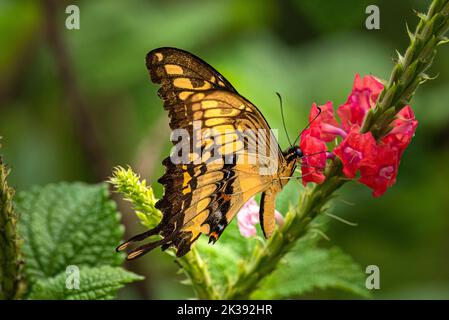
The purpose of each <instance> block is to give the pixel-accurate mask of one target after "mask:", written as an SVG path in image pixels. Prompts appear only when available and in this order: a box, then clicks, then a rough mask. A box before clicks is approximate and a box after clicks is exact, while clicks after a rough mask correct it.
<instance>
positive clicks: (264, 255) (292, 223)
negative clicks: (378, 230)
mask: <svg viewBox="0 0 449 320" xmlns="http://www.w3.org/2000/svg"><path fill="white" fill-rule="evenodd" d="M448 16H449V0H434V1H433V2H432V3H431V5H430V8H429V11H428V13H427V15H420V19H421V20H420V22H419V24H418V26H417V28H416V32H415V34H413V35H410V38H411V41H410V45H409V47H408V49H407V50H406V53H405V56H404V57H403V58H402V57H400V58H399V61H398V62H397V63H396V65H395V66H394V68H393V71H392V73H391V76H390V80H389V82H388V84H387V85H386V86H385V88H384V90H383V91H382V93H381V95H380V97H379V101H378V105H377V107H376V108H374V109H371V110H370V112H369V113H368V115H367V118H366V120H365V123H364V126H363V132H368V131H371V132H372V133H373V135H374V136H375V137H377V138H379V137H382V136H383V135H384V134H386V133H387V132H388V130H389V125H390V123H391V121H393V119H394V117H395V115H396V113H397V112H398V111H399V110H401V108H402V107H404V106H405V105H406V104H408V103H409V102H410V100H411V99H412V97H413V94H414V92H415V91H416V89H417V87H418V86H419V85H420V84H421V83H423V82H424V81H425V80H427V79H429V77H428V76H426V75H425V74H424V71H425V70H427V69H428V68H429V67H430V65H431V64H432V61H433V58H434V57H435V54H436V47H437V45H438V44H441V43H443V42H444V40H445V38H444V34H445V33H446V31H447V30H448V28H449V19H448ZM326 176H327V177H326V181H325V182H324V183H323V184H321V185H316V186H315V187H314V188H313V189H312V191H311V192H310V193H308V194H306V195H304V196H303V197H302V199H301V201H300V204H299V206H298V207H297V208H296V210H295V212H289V214H288V215H287V217H286V221H285V223H284V225H283V227H282V228H281V229H280V230H278V231H276V232H275V233H274V234H273V236H272V237H271V238H270V239H269V240H268V242H267V243H266V245H265V246H264V247H263V248H257V249H256V252H255V253H254V255H253V256H252V257H251V259H250V260H249V261H246V263H245V264H244V267H243V268H242V269H241V270H240V271H239V273H238V275H237V278H236V280H235V281H234V282H233V283H231V284H230V285H229V286H228V288H227V291H226V298H227V299H247V298H249V297H250V296H251V293H252V292H253V291H254V290H255V289H257V287H258V285H259V282H260V281H261V280H262V279H263V278H264V277H266V276H267V275H268V274H270V273H271V272H272V271H274V270H275V268H276V266H277V264H278V263H279V261H280V260H281V259H282V258H283V257H284V256H285V254H286V253H287V252H288V251H289V250H290V249H291V248H292V247H293V246H294V244H295V243H296V241H297V240H298V239H300V238H301V237H303V236H304V235H305V234H306V233H307V231H308V227H309V225H310V222H311V221H313V219H314V218H315V217H316V216H318V215H319V214H320V213H321V212H323V211H324V210H325V206H326V204H327V203H328V202H329V200H330V199H332V197H333V196H334V192H335V191H336V190H338V189H339V188H340V187H341V186H342V185H344V184H345V183H346V182H347V181H348V180H347V179H346V178H345V177H344V175H343V173H342V165H341V162H340V161H339V160H338V159H336V160H335V161H334V163H333V166H332V167H331V168H330V169H329V170H328V172H327V173H326Z"/></svg>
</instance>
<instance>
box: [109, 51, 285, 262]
mask: <svg viewBox="0 0 449 320" xmlns="http://www.w3.org/2000/svg"><path fill="white" fill-rule="evenodd" d="M146 65H147V68H148V70H149V73H150V77H151V80H152V81H153V82H154V83H157V84H159V85H160V89H159V91H158V95H159V96H160V97H161V99H162V100H163V101H164V108H165V109H166V110H167V111H168V113H169V118H170V128H171V129H172V130H173V131H176V130H181V131H182V132H185V134H186V135H187V138H188V139H178V140H176V137H174V136H173V135H172V139H175V140H173V143H174V144H175V146H176V148H175V150H174V152H175V153H180V154H181V153H182V152H181V151H183V150H189V151H188V152H184V153H183V154H182V155H181V157H182V159H183V161H174V160H173V153H172V155H171V156H169V157H167V158H166V159H165V160H164V161H163V164H164V166H165V168H166V170H165V174H164V175H163V176H162V177H161V178H160V179H159V180H158V182H160V183H161V184H162V185H163V186H164V189H165V192H164V196H163V197H162V199H160V200H159V201H158V202H157V203H156V207H157V208H158V209H159V210H161V212H162V213H163V218H162V220H161V222H160V223H159V225H158V226H156V227H155V228H154V229H152V230H148V231H146V232H144V233H142V234H139V235H137V236H135V237H133V238H131V239H129V240H128V241H127V242H125V243H123V244H122V245H121V246H119V247H118V248H117V249H118V250H123V249H125V248H127V247H128V246H129V245H130V244H132V243H133V242H137V241H142V240H144V239H145V238H147V237H149V236H152V235H160V236H161V239H160V240H159V241H154V242H150V243H147V244H144V245H141V246H139V247H137V248H135V249H134V250H132V251H130V253H129V254H128V259H134V258H137V257H139V256H141V255H143V254H145V253H146V252H148V251H150V250H152V249H154V248H155V247H158V246H161V247H162V249H163V250H165V249H167V248H168V247H174V248H176V250H177V251H176V254H177V256H183V255H185V254H186V253H187V252H188V251H189V250H190V247H191V244H192V243H193V242H194V241H195V240H196V239H198V237H199V236H200V235H201V234H202V233H204V234H206V235H208V236H209V239H210V240H209V241H213V242H215V241H216V240H217V239H218V238H219V236H220V235H221V233H222V232H223V230H224V229H225V228H226V226H227V225H228V224H229V222H230V221H231V220H232V218H233V217H234V216H235V214H236V213H237V212H238V211H239V210H240V208H241V207H242V206H243V204H244V203H245V202H246V201H247V200H249V199H250V198H251V197H252V196H254V195H255V194H257V193H259V192H264V193H263V198H265V199H266V201H264V203H262V205H261V207H264V208H265V210H267V208H268V211H267V212H265V213H264V219H263V221H264V223H263V225H262V227H263V230H264V233H265V235H266V236H269V235H270V234H271V232H272V231H273V229H274V197H275V194H276V193H277V192H278V191H279V190H280V188H282V186H280V187H279V186H278V185H279V183H278V184H276V185H274V184H273V182H279V181H280V180H279V179H278V175H279V171H276V172H273V173H271V174H266V175H261V174H260V169H261V167H262V166H265V167H269V166H270V165H272V164H273V162H275V164H276V166H278V165H279V166H280V168H281V169H282V168H285V167H286V160H285V158H284V157H283V155H282V152H281V151H280V150H279V146H278V144H277V142H276V141H275V139H271V138H267V137H265V138H263V137H260V136H256V135H245V136H243V135H242V132H257V131H258V130H260V129H262V130H265V131H270V127H269V125H268V123H267V121H266V120H265V119H264V117H263V115H262V114H261V113H260V112H259V110H257V108H256V107H255V106H254V105H253V104H251V103H250V102H249V101H248V100H246V99H245V98H243V97H242V96H240V95H239V94H238V93H237V91H236V90H235V89H234V87H233V86H232V85H231V84H230V83H229V82H228V81H227V80H226V79H225V78H224V77H223V76H222V75H221V74H220V73H219V72H218V71H216V70H215V69H214V68H213V67H211V66H210V65H208V64H207V63H206V62H204V61H203V60H201V59H200V58H198V57H196V56H194V55H192V54H190V53H188V52H186V51H183V50H180V49H175V48H159V49H155V50H153V51H151V52H149V53H148V55H147V57H146ZM178 138H179V137H178ZM196 138H197V139H196ZM261 144H263V145H265V147H266V148H268V149H269V150H272V151H276V152H274V153H273V156H271V157H270V156H263V157H262V156H260V155H258V154H257V153H256V150H258V148H260V145H261ZM175 155H177V154H175ZM282 183H283V182H282ZM265 195H268V196H265Z"/></svg>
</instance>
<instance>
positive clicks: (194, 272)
mask: <svg viewBox="0 0 449 320" xmlns="http://www.w3.org/2000/svg"><path fill="white" fill-rule="evenodd" d="M177 261H178V262H179V264H180V265H181V266H182V269H183V270H184V272H185V273H186V275H187V277H188V278H189V280H190V283H191V285H192V286H193V289H194V290H195V293H196V295H197V298H198V299H201V300H214V299H219V298H220V296H219V294H218V292H217V291H216V290H215V287H214V286H213V284H212V279H211V277H210V274H209V270H208V268H207V266H206V264H205V263H204V261H203V259H202V258H201V256H200V254H199V253H198V250H196V249H195V248H192V249H191V250H190V252H189V253H188V254H186V255H185V256H183V257H181V258H178V260H177Z"/></svg>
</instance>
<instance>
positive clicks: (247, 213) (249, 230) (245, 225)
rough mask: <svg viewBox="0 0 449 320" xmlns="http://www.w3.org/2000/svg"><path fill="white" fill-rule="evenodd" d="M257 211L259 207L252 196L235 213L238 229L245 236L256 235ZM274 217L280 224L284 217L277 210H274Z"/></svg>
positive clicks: (280, 224)
mask: <svg viewBox="0 0 449 320" xmlns="http://www.w3.org/2000/svg"><path fill="white" fill-rule="evenodd" d="M259 211H260V207H259V205H258V204H257V202H256V200H255V199H254V197H253V198H251V199H249V200H248V201H247V202H246V203H245V204H244V205H243V207H242V208H241V209H240V211H239V213H237V224H238V226H239V231H240V234H241V235H242V236H244V237H245V238H249V237H255V236H256V234H257V232H256V224H258V223H259ZM274 217H275V219H276V222H277V224H278V225H279V226H282V224H283V223H284V217H283V216H282V215H281V214H280V213H279V212H278V211H277V210H276V211H275V212H274Z"/></svg>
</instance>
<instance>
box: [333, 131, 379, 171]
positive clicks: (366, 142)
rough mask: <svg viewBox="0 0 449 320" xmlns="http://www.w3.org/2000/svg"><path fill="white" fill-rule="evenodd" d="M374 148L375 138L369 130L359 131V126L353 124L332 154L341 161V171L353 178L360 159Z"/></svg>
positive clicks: (365, 156)
mask: <svg viewBox="0 0 449 320" xmlns="http://www.w3.org/2000/svg"><path fill="white" fill-rule="evenodd" d="M375 148H376V140H375V139H374V137H373V135H372V134H371V132H368V133H363V134H362V133H360V127H359V126H358V125H354V126H353V127H352V128H351V132H350V133H349V135H348V136H347V137H346V139H344V140H343V141H342V142H341V143H340V144H339V145H338V146H337V147H336V148H335V149H334V151H333V152H334V154H335V155H336V156H337V157H339V158H340V160H341V162H342V163H343V173H344V174H345V176H347V177H348V178H354V177H355V175H356V173H357V171H358V169H359V167H360V163H361V162H362V160H364V159H365V158H367V157H368V156H369V155H370V154H372V153H373V151H374V150H375Z"/></svg>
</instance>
